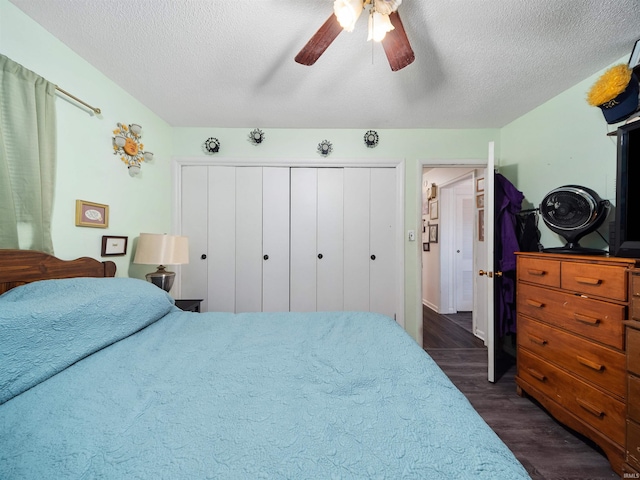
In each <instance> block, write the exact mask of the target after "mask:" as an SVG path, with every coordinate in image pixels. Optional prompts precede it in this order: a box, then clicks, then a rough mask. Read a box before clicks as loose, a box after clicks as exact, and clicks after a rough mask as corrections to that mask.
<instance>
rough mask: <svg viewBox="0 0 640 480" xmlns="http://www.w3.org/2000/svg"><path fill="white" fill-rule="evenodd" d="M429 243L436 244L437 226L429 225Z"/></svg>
mask: <svg viewBox="0 0 640 480" xmlns="http://www.w3.org/2000/svg"><path fill="white" fill-rule="evenodd" d="M429 243H438V224H435V225H429Z"/></svg>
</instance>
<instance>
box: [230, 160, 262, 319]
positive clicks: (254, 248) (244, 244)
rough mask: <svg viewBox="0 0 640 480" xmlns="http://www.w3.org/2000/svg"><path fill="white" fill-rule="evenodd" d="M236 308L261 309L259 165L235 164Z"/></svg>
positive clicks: (239, 310)
mask: <svg viewBox="0 0 640 480" xmlns="http://www.w3.org/2000/svg"><path fill="white" fill-rule="evenodd" d="M235 171H236V178H235V204H236V208H235V238H236V252H235V269H236V275H235V293H236V305H235V311H236V312H237V313H240V312H261V311H262V263H263V260H262V167H237V168H236V169H235Z"/></svg>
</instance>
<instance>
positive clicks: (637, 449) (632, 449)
mask: <svg viewBox="0 0 640 480" xmlns="http://www.w3.org/2000/svg"><path fill="white" fill-rule="evenodd" d="M625 460H626V461H627V463H628V464H629V465H631V466H632V467H634V468H638V469H640V425H639V424H637V423H636V422H634V421H633V420H627V443H626V455H625Z"/></svg>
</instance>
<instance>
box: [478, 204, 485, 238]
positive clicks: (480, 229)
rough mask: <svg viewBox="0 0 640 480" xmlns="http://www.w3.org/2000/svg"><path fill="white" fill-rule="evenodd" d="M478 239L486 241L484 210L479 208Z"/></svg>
mask: <svg viewBox="0 0 640 480" xmlns="http://www.w3.org/2000/svg"><path fill="white" fill-rule="evenodd" d="M478 241H479V242H484V210H478Z"/></svg>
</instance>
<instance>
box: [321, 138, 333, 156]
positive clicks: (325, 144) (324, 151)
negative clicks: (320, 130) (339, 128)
mask: <svg viewBox="0 0 640 480" xmlns="http://www.w3.org/2000/svg"><path fill="white" fill-rule="evenodd" d="M332 151H333V145H331V142H330V141H329V140H323V141H322V142H320V143H319V144H318V153H319V154H320V155H322V156H323V157H327V156H329V155H330V154H331V152H332Z"/></svg>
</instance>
